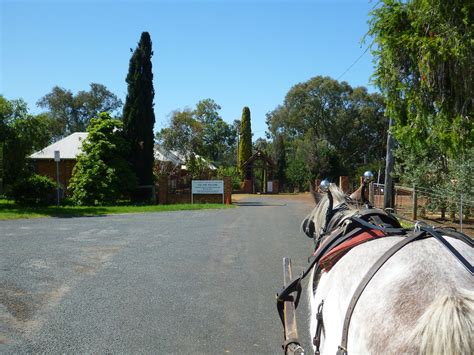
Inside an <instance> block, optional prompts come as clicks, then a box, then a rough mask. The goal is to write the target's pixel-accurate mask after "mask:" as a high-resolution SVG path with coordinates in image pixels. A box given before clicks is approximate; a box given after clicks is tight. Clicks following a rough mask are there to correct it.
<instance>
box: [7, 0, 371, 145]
mask: <svg viewBox="0 0 474 355" xmlns="http://www.w3.org/2000/svg"><path fill="white" fill-rule="evenodd" d="M0 2H1V7H0V16H1V17H0V40H1V46H0V93H1V94H3V95H4V96H5V97H6V98H8V99H16V98H23V99H24V100H25V101H26V102H27V103H28V105H29V108H30V111H31V112H33V113H38V112H41V110H40V109H39V108H37V107H36V102H37V101H38V99H39V98H40V97H42V96H44V95H45V94H47V93H48V92H50V91H51V89H52V88H53V86H55V85H58V86H61V87H64V88H67V89H70V90H72V91H73V92H74V93H76V92H77V91H79V90H88V89H89V84H90V83H91V82H96V83H101V84H104V85H105V86H107V88H108V89H109V90H110V91H112V92H113V93H115V94H116V95H118V96H119V97H120V98H121V99H122V100H123V101H125V96H126V92H127V86H126V83H125V77H126V75H127V71H128V62H129V59H130V56H131V53H130V48H133V49H134V48H135V47H136V45H137V42H138V40H139V38H140V34H141V32H142V31H148V32H149V33H150V35H151V38H152V41H153V49H154V57H153V72H154V86H155V91H156V94H155V115H156V125H155V130H159V129H160V128H162V127H163V126H166V125H167V122H168V120H169V114H170V113H171V112H172V111H173V110H176V109H182V108H185V107H193V106H194V105H195V104H196V103H197V102H198V101H199V100H201V99H205V98H212V99H214V100H215V101H216V102H217V103H218V104H219V105H221V107H222V110H221V115H222V117H223V118H224V120H226V121H227V122H229V123H231V122H232V121H233V120H234V119H239V118H240V116H241V113H242V108H243V107H244V106H248V107H249V108H250V110H251V115H252V130H253V132H254V139H255V138H258V137H261V136H264V134H265V130H266V124H265V114H266V113H267V112H269V111H271V110H273V109H274V108H275V107H276V106H277V105H279V104H281V103H282V102H283V99H284V97H285V94H286V93H287V92H288V90H289V89H290V88H291V87H292V86H293V85H295V84H297V83H299V82H302V81H306V80H308V79H310V78H311V77H314V76H316V75H327V76H331V77H333V78H339V77H340V76H341V74H343V73H344V71H345V70H346V69H347V68H348V67H349V66H350V65H351V64H353V63H354V61H355V60H356V59H357V58H359V56H360V55H361V54H362V53H363V52H364V50H365V48H366V47H367V43H366V44H361V39H362V37H363V36H364V34H365V33H366V32H367V29H368V25H367V20H368V19H369V16H368V13H369V11H370V10H371V9H372V7H373V6H374V5H375V4H376V2H374V1H369V0H352V1H339V0H333V1H330V0H326V1H321V0H313V1H309V0H308V1H300V0H293V1H279V0H252V1H250V0H240V1H239V0H229V1H227V0H194V1H193V0H174V1H159V0H156V1H151V0H137V1H132V0H129V1H120V0H114V1H112V0H95V1H93V0H83V1H78V0H63V1H57V0H49V1H48V0H35V1H32V0H16V1H12V0H0ZM372 72H373V64H372V56H371V54H370V51H368V52H367V53H366V54H365V55H363V56H362V58H361V59H360V60H359V61H358V62H357V63H356V64H355V65H354V66H353V67H352V68H351V69H350V70H349V71H348V72H347V73H346V74H344V75H343V76H342V77H341V78H340V80H341V81H342V80H345V81H347V82H349V83H350V84H351V85H352V86H360V85H362V86H366V87H368V88H369V91H375V88H373V87H371V86H370V76H371V75H372Z"/></svg>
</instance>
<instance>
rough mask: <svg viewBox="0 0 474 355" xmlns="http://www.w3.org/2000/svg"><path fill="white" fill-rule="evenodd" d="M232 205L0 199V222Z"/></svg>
mask: <svg viewBox="0 0 474 355" xmlns="http://www.w3.org/2000/svg"><path fill="white" fill-rule="evenodd" d="M232 207H234V206H232V205H230V206H229V205H222V204H211V203H209V204H193V205H192V204H178V205H148V206H133V205H132V206H60V207H56V206H46V207H27V206H20V205H16V204H14V203H13V201H9V200H1V199H0V220H5V219H20V218H41V217H60V218H67V217H90V216H104V215H108V214H121V213H146V212H168V211H185V210H202V209H223V208H232Z"/></svg>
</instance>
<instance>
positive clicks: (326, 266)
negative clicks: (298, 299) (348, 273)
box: [319, 229, 385, 272]
mask: <svg viewBox="0 0 474 355" xmlns="http://www.w3.org/2000/svg"><path fill="white" fill-rule="evenodd" d="M384 236H385V233H384V232H382V231H381V230H377V229H371V230H369V231H364V232H362V233H360V234H358V235H356V236H355V237H353V238H351V239H349V240H348V241H345V242H344V243H342V244H341V245H338V246H337V247H335V248H334V249H331V250H330V251H329V252H328V253H327V254H326V255H324V256H323V257H322V258H321V260H320V261H319V266H320V267H321V269H322V270H324V271H326V272H328V271H329V270H331V268H332V267H333V266H334V264H336V263H337V262H338V261H339V259H341V258H342V257H343V256H344V255H345V254H346V253H347V252H348V251H349V250H351V249H352V248H353V247H355V246H357V245H359V244H362V243H365V242H368V241H369V240H372V239H375V238H380V237H384Z"/></svg>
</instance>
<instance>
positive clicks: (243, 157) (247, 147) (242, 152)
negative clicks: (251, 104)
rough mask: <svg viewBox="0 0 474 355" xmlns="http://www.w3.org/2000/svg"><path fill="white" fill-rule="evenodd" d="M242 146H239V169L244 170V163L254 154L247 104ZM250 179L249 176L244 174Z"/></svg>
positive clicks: (242, 128) (243, 122)
mask: <svg viewBox="0 0 474 355" xmlns="http://www.w3.org/2000/svg"><path fill="white" fill-rule="evenodd" d="M240 122H241V123H240V146H239V162H238V163H239V166H238V168H239V171H240V172H241V174H242V175H244V173H245V172H244V171H242V164H243V163H245V162H246V161H247V160H248V159H249V158H250V157H251V156H252V129H251V127H250V109H249V108H248V107H247V106H245V107H244V109H243V110H242V120H241V121H240ZM243 177H244V178H246V179H249V178H250V177H249V176H243Z"/></svg>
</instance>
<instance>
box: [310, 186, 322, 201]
mask: <svg viewBox="0 0 474 355" xmlns="http://www.w3.org/2000/svg"><path fill="white" fill-rule="evenodd" d="M309 192H311V196H313V200H314V203H315V204H318V203H319V201H321V195H320V194H319V193H317V192H316V191H315V190H314V187H313V184H312V183H311V182H310V183H309Z"/></svg>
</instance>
